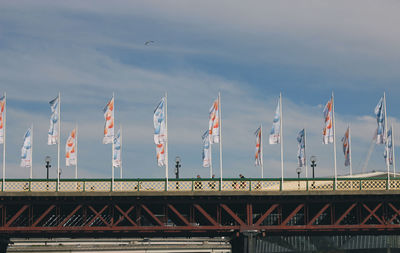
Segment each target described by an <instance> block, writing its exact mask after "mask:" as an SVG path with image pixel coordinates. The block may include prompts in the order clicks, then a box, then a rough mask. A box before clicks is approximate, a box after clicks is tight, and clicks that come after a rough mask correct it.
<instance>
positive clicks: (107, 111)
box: [103, 96, 114, 144]
mask: <svg viewBox="0 0 400 253" xmlns="http://www.w3.org/2000/svg"><path fill="white" fill-rule="evenodd" d="M103 111H104V119H105V120H106V121H105V123H104V137H103V144H110V143H113V141H114V96H113V97H112V98H111V100H110V101H109V102H108V103H107V105H106V107H104V109H103Z"/></svg>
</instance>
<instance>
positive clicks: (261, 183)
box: [0, 178, 400, 192]
mask: <svg viewBox="0 0 400 253" xmlns="http://www.w3.org/2000/svg"><path fill="white" fill-rule="evenodd" d="M389 182H390V183H389V184H388V180H387V178H340V179H338V180H337V181H336V183H335V180H334V179H332V178H315V179H297V178H288V179H284V181H283V184H282V181H281V179H280V178H268V179H259V178H244V179H241V178H240V179H237V178H227V179H224V180H223V181H222V184H221V182H220V180H219V179H218V178H213V179H203V178H201V179H199V178H196V179H170V180H169V181H168V185H167V184H166V180H165V179H115V180H114V185H112V181H111V180H110V179H62V180H60V183H59V185H57V180H56V179H50V180H46V179H31V180H26V179H6V180H5V184H4V185H3V183H2V181H0V192H56V191H59V192H111V191H113V192H138V191H139V192H163V191H170V192H218V191H222V192H243V191H250V192H278V191H380V190H400V178H391V179H390V181H389Z"/></svg>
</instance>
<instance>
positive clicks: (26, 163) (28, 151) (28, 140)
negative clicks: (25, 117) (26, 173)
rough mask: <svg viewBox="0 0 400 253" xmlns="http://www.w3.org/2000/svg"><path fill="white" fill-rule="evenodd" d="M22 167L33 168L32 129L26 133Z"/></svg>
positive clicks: (22, 151)
mask: <svg viewBox="0 0 400 253" xmlns="http://www.w3.org/2000/svg"><path fill="white" fill-rule="evenodd" d="M20 166H21V167H27V168H32V128H29V129H28V131H26V133H25V136H24V145H23V146H22V149H21V164H20Z"/></svg>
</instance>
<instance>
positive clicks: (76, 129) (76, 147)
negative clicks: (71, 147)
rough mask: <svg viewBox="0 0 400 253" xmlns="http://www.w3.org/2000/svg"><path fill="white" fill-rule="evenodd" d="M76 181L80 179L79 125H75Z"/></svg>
mask: <svg viewBox="0 0 400 253" xmlns="http://www.w3.org/2000/svg"><path fill="white" fill-rule="evenodd" d="M75 179H78V124H75Z"/></svg>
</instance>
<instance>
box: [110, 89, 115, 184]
mask: <svg viewBox="0 0 400 253" xmlns="http://www.w3.org/2000/svg"><path fill="white" fill-rule="evenodd" d="M112 101H113V111H114V117H113V128H114V133H113V136H112V142H111V174H112V175H111V191H114V164H113V159H114V148H115V147H114V138H115V98H114V92H113V96H112Z"/></svg>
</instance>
